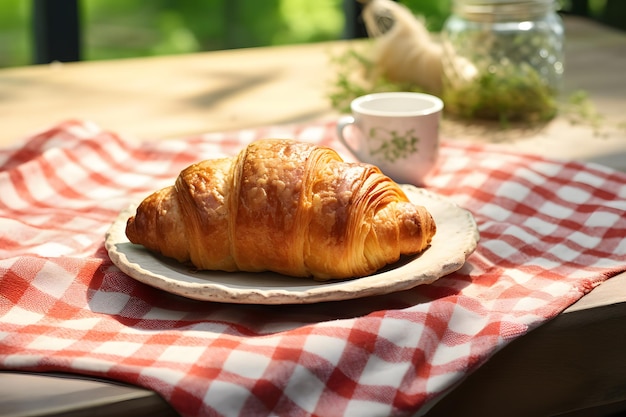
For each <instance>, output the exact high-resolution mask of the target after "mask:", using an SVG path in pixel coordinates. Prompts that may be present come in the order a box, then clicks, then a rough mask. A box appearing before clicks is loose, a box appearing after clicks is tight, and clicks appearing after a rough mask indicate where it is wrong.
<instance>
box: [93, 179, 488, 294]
mask: <svg viewBox="0 0 626 417" xmlns="http://www.w3.org/2000/svg"><path fill="white" fill-rule="evenodd" d="M400 187H401V188H402V189H403V191H404V192H405V194H406V195H407V197H408V198H409V200H411V201H412V202H414V203H416V204H422V205H424V206H426V207H427V209H428V205H429V204H426V203H430V204H431V205H432V206H434V205H435V204H440V205H443V206H445V207H446V208H447V209H449V210H453V211H454V212H455V214H456V215H457V216H458V220H461V219H462V220H463V222H464V226H465V228H464V229H461V230H457V231H456V233H455V234H456V235H457V236H458V239H459V242H460V244H459V247H460V249H459V251H458V252H456V253H454V254H452V256H450V258H449V259H448V260H447V262H446V263H445V264H442V265H437V267H436V268H434V269H431V270H428V271H424V272H423V273H422V274H421V275H420V274H417V275H416V274H415V273H414V271H413V273H412V274H409V272H412V271H410V270H409V271H406V272H407V276H405V277H404V278H402V279H400V280H392V281H391V282H387V281H385V278H386V277H387V276H393V275H397V274H400V273H402V272H403V269H410V268H409V267H407V265H409V266H410V265H411V264H414V263H415V262H416V261H419V259H420V258H422V259H423V258H424V257H426V258H427V257H428V256H429V251H430V250H431V249H432V247H433V246H434V244H436V243H437V242H438V239H437V237H438V234H440V235H441V233H442V230H443V231H446V224H445V223H444V224H439V223H437V219H435V221H436V223H437V233H436V234H435V237H434V238H433V243H432V244H431V247H429V248H427V249H426V250H425V251H423V252H422V253H420V254H418V255H416V257H415V258H414V259H413V260H410V261H408V262H405V263H404V264H403V265H401V266H399V267H398V268H394V267H393V265H392V266H391V267H388V268H383V269H381V270H380V271H378V272H375V273H374V274H371V275H368V276H365V277H360V278H354V279H349V280H338V281H330V282H328V281H324V282H319V281H314V280H313V279H312V278H298V277H286V276H284V275H281V274H276V273H273V272H263V273H252V272H235V273H231V272H221V271H209V272H208V273H210V274H212V275H214V276H220V275H224V276H225V277H227V278H226V281H228V280H232V278H233V277H236V276H237V274H245V275H246V276H248V275H259V274H269V275H270V276H274V277H276V276H280V277H281V278H282V279H286V280H294V282H297V283H299V284H301V283H302V280H308V282H309V283H310V284H311V285H298V286H297V289H296V290H287V289H285V288H286V287H284V288H278V287H263V286H261V285H259V286H255V287H251V286H243V287H242V288H234V287H228V286H227V285H225V283H223V282H222V283H219V282H214V281H206V282H204V283H198V282H185V281H181V280H176V279H175V278H172V277H171V276H172V275H177V274H181V275H185V276H187V277H191V276H192V275H191V274H190V273H188V274H183V273H181V272H173V273H172V275H170V276H165V275H163V274H161V273H157V272H155V271H153V270H150V269H146V268H145V266H146V263H150V262H156V263H160V264H162V265H165V264H168V263H169V264H175V266H177V267H179V268H180V269H183V267H184V265H183V264H176V261H175V260H172V261H171V262H167V261H166V260H163V259H160V258H162V257H161V256H160V255H157V254H154V253H151V252H149V251H148V250H145V249H143V248H142V247H141V246H140V245H133V244H132V243H130V242H129V241H128V239H127V238H126V235H125V226H126V221H127V219H128V217H130V215H131V214H132V213H134V211H135V210H136V207H137V205H138V204H137V203H131V204H130V205H128V206H127V207H126V208H125V209H123V210H122V211H121V212H120V213H119V214H118V216H117V217H116V219H115V220H114V221H113V223H112V224H111V226H110V227H109V229H108V230H107V232H106V233H105V248H106V250H107V252H108V254H109V258H110V259H111V261H112V262H113V264H114V265H115V266H117V267H118V268H119V269H120V270H121V271H122V272H124V273H125V274H126V275H128V276H130V277H131V278H132V279H135V280H137V281H139V282H142V283H144V284H147V285H150V286H152V287H155V288H158V289H160V290H163V291H166V292H169V293H172V294H176V295H180V296H183V297H185V298H190V299H195V300H199V301H211V302H225V303H234V304H265V305H276V304H311V303H318V302H325V301H341V300H348V299H356V298H363V297H368V296H374V295H384V294H389V293H392V292H398V291H403V290H408V289H411V288H414V287H416V286H419V285H425V284H430V283H432V282H434V281H436V280H437V279H439V278H442V277H443V276H446V275H449V274H451V273H453V272H455V271H457V270H459V269H460V268H461V267H462V266H463V265H464V264H465V262H466V261H467V258H468V257H469V256H470V255H471V254H472V253H473V252H474V251H475V249H476V246H477V245H478V242H479V240H480V235H479V232H478V227H477V225H476V221H475V219H474V217H473V215H472V213H471V212H470V211H469V210H466V209H464V208H462V207H460V206H459V205H458V204H456V203H455V202H453V201H452V200H451V199H449V198H448V197H445V196H442V195H440V194H438V193H436V192H433V191H430V190H427V189H425V188H418V187H416V186H414V185H410V184H401V185H400ZM431 208H432V207H431ZM429 211H431V210H430V209H429ZM431 214H433V217H435V215H436V214H437V213H436V212H435V213H433V212H432V211H431ZM461 241H462V242H461ZM121 243H124V244H126V245H125V246H120V244H121ZM125 247H131V248H133V249H137V250H139V251H143V253H142V254H140V258H141V259H144V258H143V257H146V259H147V260H149V262H144V263H143V265H142V264H139V263H137V262H133V261H131V260H129V258H128V255H129V253H128V251H125V250H124V249H123V248H125ZM137 250H136V251H135V252H137ZM431 253H432V251H431ZM133 255H134V256H135V255H136V254H133ZM202 273H203V272H202V271H198V272H194V274H202ZM418 278H419V279H418ZM235 281H236V279H235ZM367 284H374V285H367ZM385 284H386V285H385Z"/></svg>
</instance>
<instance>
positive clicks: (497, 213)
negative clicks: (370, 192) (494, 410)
mask: <svg viewBox="0 0 626 417" xmlns="http://www.w3.org/2000/svg"><path fill="white" fill-rule="evenodd" d="M334 129H335V126H334V124H333V123H325V124H324V123H322V124H312V125H303V126H279V127H269V128H259V129H252V130H245V131H238V132H229V133H215V134H207V135H202V136H197V137H191V138H184V139H180V140H175V141H168V142H148V143H143V144H137V143H136V142H133V141H130V140H127V139H125V138H124V137H122V136H120V135H118V134H116V133H112V132H108V131H105V130H102V129H100V128H99V127H98V126H95V125H93V124H91V123H88V122H83V121H69V122H65V123H62V124H59V125H58V126H55V127H52V128H51V129H49V130H46V131H43V132H40V133H38V134H35V135H33V136H32V137H30V138H28V139H27V140H25V141H24V142H23V143H21V144H19V146H16V147H14V148H10V149H3V150H0V369H6V370H33V371H65V372H73V373H77V374H86V375H95V376H99V377H105V378H111V379H114V380H119V381H123V382H128V383H132V384H137V385H140V386H143V387H147V388H150V389H152V390H155V391H157V392H158V393H159V394H160V395H161V396H163V398H165V400H167V401H168V402H169V403H171V405H172V406H173V407H174V408H175V409H176V410H177V411H178V412H179V413H180V414H181V415H183V416H205V415H206V416H209V415H210V416H213V415H225V416H233V415H255V416H261V415H289V416H305V415H317V416H332V415H345V416H374V415H375V416H381V415H398V416H401V415H412V414H414V413H419V412H420V411H421V412H423V411H425V410H426V409H427V408H428V407H429V406H430V405H431V404H432V402H433V401H435V400H437V399H438V398H440V397H441V396H442V395H444V394H445V392H446V391H447V390H449V389H450V388H451V387H453V386H454V385H455V384H456V383H457V382H459V381H460V380H461V379H462V378H463V377H464V376H466V375H467V374H468V373H470V372H472V371H473V370H475V369H476V368H477V367H479V366H480V365H481V364H482V363H484V362H485V361H486V360H488V359H489V358H490V357H491V356H492V355H493V354H494V353H495V352H496V351H498V350H499V349H500V348H502V347H503V346H504V345H506V344H507V343H509V342H510V341H511V340H513V339H515V338H516V337H519V336H522V335H524V334H525V333H526V332H528V331H529V330H530V329H532V328H534V327H536V326H538V325H540V324H542V323H544V322H546V321H547V320H549V319H550V318H552V317H554V316H555V315H556V314H558V313H559V312H560V311H562V310H563V309H565V308H566V307H568V306H569V305H571V304H572V303H574V302H575V301H576V300H578V299H579V298H580V297H581V296H582V295H583V294H585V293H587V292H588V291H590V290H591V289H592V288H593V287H595V286H596V285H598V284H599V283H601V282H602V281H604V280H606V279H608V278H609V277H611V276H612V275H614V274H616V273H618V272H619V271H623V270H625V269H626V238H625V236H626V216H625V215H624V214H625V213H626V174H624V173H620V172H616V171H613V170H611V169H608V168H604V167H601V166H599V165H594V164H585V163H581V162H571V161H557V160H551V159H545V158H540V157H536V156H527V155H518V154H514V153H504V152H502V151H499V150H496V149H495V148H493V147H490V146H485V145H475V146H473V145H464V144H459V143H447V142H446V143H444V145H443V147H442V150H441V163H440V166H439V167H438V169H437V171H436V172H435V173H434V175H433V176H432V177H431V178H430V179H429V182H428V184H427V188H429V189H430V190H432V191H434V192H437V193H440V194H443V195H446V196H449V197H450V198H451V199H453V200H454V201H455V202H457V203H458V204H459V205H461V206H462V207H464V208H466V209H468V210H470V211H471V212H472V213H473V214H474V216H475V218H476V221H477V223H478V226H479V230H480V234H481V241H480V243H479V245H478V248H477V250H476V252H475V253H474V254H473V255H472V256H471V257H470V259H469V261H468V262H467V264H466V265H465V266H464V267H463V268H462V269H461V270H460V271H458V272H456V273H453V274H452V275H449V276H447V277H444V278H442V279H440V280H438V281H437V282H435V283H434V284H432V285H424V286H420V287H417V288H415V289H412V290H408V291H403V292H400V293H396V294H390V295H384V296H377V297H371V298H365V299H359V300H349V301H341V302H327V303H321V304H313V305H286V306H256V305H229V304H220V303H210V302H200V301H194V300H189V299H185V298H182V297H179V296H175V295H171V294H168V293H165V292H162V291H160V290H157V289H154V288H152V287H149V286H147V285H144V284H141V283H139V282H137V281H135V280H133V279H131V278H129V277H128V276H126V275H124V274H123V273H121V272H120V271H119V269H117V267H115V266H114V265H113V264H112V263H111V261H110V260H109V258H108V256H107V253H106V251H105V250H104V247H103V239H104V233H105V231H106V230H107V228H108V227H109V225H110V223H111V222H112V221H113V220H114V219H115V217H116V216H117V215H118V213H119V211H120V210H122V209H123V208H125V207H126V206H127V205H128V203H129V202H130V201H134V200H137V199H138V198H142V197H144V196H145V195H147V194H148V193H150V192H151V191H153V190H155V189H157V188H160V187H163V186H166V185H169V184H171V183H172V182H173V179H174V178H175V177H176V175H177V174H178V172H179V171H180V170H181V169H182V168H184V167H185V166H187V165H188V164H190V163H192V162H195V161H197V160H199V159H204V158H213V157H217V156H223V155H231V154H234V153H236V152H237V151H238V150H239V149H240V148H241V147H242V146H243V145H244V144H245V143H247V142H249V141H251V140H253V139H257V138H260V137H270V136H271V137H292V138H295V139H299V140H304V141H311V142H319V143H324V144H327V145H330V146H333V147H335V148H336V149H337V150H339V151H340V153H342V154H343V155H344V156H346V152H345V149H344V148H342V147H341V145H339V143H338V142H336V140H335V133H334Z"/></svg>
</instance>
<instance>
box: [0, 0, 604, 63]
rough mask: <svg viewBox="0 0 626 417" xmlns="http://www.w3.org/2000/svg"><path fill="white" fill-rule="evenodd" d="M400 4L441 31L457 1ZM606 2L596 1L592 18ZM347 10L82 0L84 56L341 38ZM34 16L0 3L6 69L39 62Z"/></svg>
mask: <svg viewBox="0 0 626 417" xmlns="http://www.w3.org/2000/svg"><path fill="white" fill-rule="evenodd" d="M50 1H54V0H50ZM345 1H350V0H345ZM355 1H356V0H355ZM570 1H572V0H570ZM400 2H401V3H404V4H405V5H407V6H408V7H409V8H410V9H411V10H412V11H413V12H414V13H415V14H417V15H421V16H423V17H424V20H425V22H426V25H427V27H428V28H429V29H430V30H432V31H437V30H439V29H440V28H441V26H442V25H443V22H444V21H445V19H446V18H447V16H448V15H449V13H450V8H451V2H452V0H400ZM605 2H606V0H591V1H590V7H591V12H592V13H599V12H598V10H600V9H601V8H602V7H603V5H604V3H605ZM559 3H560V4H561V6H564V7H567V4H568V3H569V2H568V0H561V1H560V2H559ZM344 7H345V4H344V0H204V1H197V0H150V1H148V0H81V1H80V13H81V31H82V34H83V39H82V50H83V51H82V55H83V59H85V60H98V59H113V58H124V57H135V56H149V55H163V54H177V53H188V52H197V51H208V50H217V49H230V48H242V47H255V46H267V45H280V44H290V43H305V42H317V41H325V40H333V39H341V38H342V37H344V26H345V12H344ZM31 15H32V10H31V2H30V1H29V0H1V1H0V67H8V66H20V65H29V64H31V63H32V62H33V52H32V51H33V47H32V43H33V42H32V22H31Z"/></svg>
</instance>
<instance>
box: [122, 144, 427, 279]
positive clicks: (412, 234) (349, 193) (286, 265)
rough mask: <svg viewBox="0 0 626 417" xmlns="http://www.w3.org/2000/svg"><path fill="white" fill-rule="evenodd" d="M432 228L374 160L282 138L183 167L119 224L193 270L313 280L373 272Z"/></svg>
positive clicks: (422, 245) (419, 247)
mask: <svg viewBox="0 0 626 417" xmlns="http://www.w3.org/2000/svg"><path fill="white" fill-rule="evenodd" d="M435 232H436V226H435V223H434V220H433V218H432V216H431V215H430V213H429V212H428V211H427V210H426V209H425V208H424V207H422V206H419V205H415V204H412V203H410V202H409V200H408V198H407V197H406V195H405V194H404V192H403V191H402V190H401V188H400V187H399V186H398V185H397V184H396V183H394V182H393V181H392V180H391V179H389V178H388V177H387V176H385V175H383V174H382V173H381V171H380V170H379V169H378V168H377V167H375V166H372V165H368V164H361V163H347V162H344V161H343V160H342V159H341V157H340V156H339V155H338V154H337V153H336V152H335V151H334V150H332V149H330V148H326V147H321V146H315V145H313V144H309V143H303V142H297V141H292V140H282V139H265V140H259V141H256V142H253V143H251V144H250V145H248V146H247V147H246V148H245V149H243V150H242V151H241V152H240V153H239V154H238V155H237V156H236V157H233V158H223V159H214V160H205V161H202V162H199V163H197V164H194V165H191V166H189V167H188V168H186V169H184V170H183V171H182V172H181V173H180V175H179V176H178V178H177V179H176V182H175V184H174V186H170V187H166V188H164V189H162V190H159V191H157V192H155V193H153V194H152V195H150V196H148V197H147V198H146V199H145V200H144V201H143V202H142V203H141V204H140V205H139V207H138V208H137V212H136V214H135V216H131V217H130V218H129V219H128V222H127V226H126V235H127V237H128V238H129V240H130V241H131V242H133V243H136V244H141V245H143V246H145V247H146V248H148V249H149V250H152V251H154V252H157V253H160V254H162V255H164V256H167V257H171V258H174V259H177V260H178V261H180V262H191V263H192V264H193V265H194V266H195V267H196V268H198V269H207V270H223V271H251V272H257V271H274V272H278V273H282V274H286V275H291V276H297V277H307V276H311V277H314V278H315V279H318V280H327V279H344V278H350V277H360V276H364V275H368V274H371V273H373V272H375V271H376V270H378V269H380V268H381V267H383V266H385V265H387V264H389V263H393V262H395V261H397V260H398V259H399V258H400V256H401V255H405V254H415V253H418V252H421V251H423V250H424V249H426V248H427V247H428V245H429V244H430V242H431V239H432V237H433V235H434V234H435Z"/></svg>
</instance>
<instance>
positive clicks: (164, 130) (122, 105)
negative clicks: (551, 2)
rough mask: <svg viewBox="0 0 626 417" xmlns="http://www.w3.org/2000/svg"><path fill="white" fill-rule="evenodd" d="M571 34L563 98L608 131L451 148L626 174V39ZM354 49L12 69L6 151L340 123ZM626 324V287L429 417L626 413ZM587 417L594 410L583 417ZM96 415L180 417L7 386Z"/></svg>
mask: <svg viewBox="0 0 626 417" xmlns="http://www.w3.org/2000/svg"><path fill="white" fill-rule="evenodd" d="M566 32H567V48H566V65H567V67H566V79H565V88H566V91H567V92H566V94H565V95H567V94H569V93H570V92H572V91H575V90H579V89H580V90H584V91H585V92H587V93H588V94H589V97H590V99H591V101H592V102H593V104H594V105H595V106H596V108H597V110H598V111H599V113H600V114H601V115H602V117H603V123H602V125H601V127H600V129H594V128H592V127H591V126H590V125H589V124H587V123H583V124H572V123H571V122H570V121H568V120H567V119H566V118H565V117H559V118H557V119H555V120H553V121H552V122H550V123H549V124H548V125H547V126H544V127H542V128H541V129H538V130H527V129H518V128H512V129H509V130H506V131H502V130H499V129H493V128H485V127H484V126H467V125H459V124H458V123H454V122H449V121H447V122H444V126H443V135H444V136H445V137H446V138H447V139H449V140H463V141H486V142H492V143H497V146H502V147H503V148H507V149H515V150H519V151H521V152H535V153H537V152H539V153H541V154H543V155H547V156H550V157H562V158H577V159H581V160H587V161H593V162H599V163H603V164H605V165H608V166H611V167H614V168H617V169H621V170H624V171H626V81H625V79H624V76H625V71H626V33H622V32H617V31H614V30H611V29H608V28H605V27H602V26H599V25H597V24H594V23H592V22H589V21H586V20H583V19H579V18H567V19H566ZM346 46H347V42H343V41H341V42H331V43H321V44H311V45H298V46H284V47H272V48H257V49H241V50H231V51H219V52H207V53H200V54H193V55H180V56H168V57H155V58H139V59H125V60H116V61H103V62H83V63H73V64H53V65H47V66H33V67H24V68H13V69H3V70H0V126H1V127H2V130H1V131H0V146H11V145H14V144H16V143H17V142H18V140H19V139H20V138H21V137H24V136H27V135H29V134H31V133H33V132H34V131H36V130H38V129H40V128H45V127H49V126H50V125H52V124H55V123H57V122H59V121H62V120H64V119H69V118H80V119H89V120H92V121H94V122H96V123H98V124H99V125H101V126H103V127H105V128H107V129H110V130H114V131H117V132H122V133H124V134H126V135H127V136H129V137H133V138H136V139H137V140H163V139H170V138H176V137H183V136H186V135H190V134H195V133H204V132H211V131H224V130H231V129H241V128H246V127H255V126H259V125H271V124H282V123H299V122H310V121H317V120H327V119H330V118H335V117H337V113H336V112H335V111H333V110H332V108H331V106H330V103H329V100H328V99H327V92H328V86H329V83H330V82H331V81H332V68H331V66H329V58H330V56H331V55H333V54H337V53H339V51H342V50H344V48H346ZM624 320H626V274H621V275H619V276H617V277H613V278H611V279H610V280H608V281H606V282H605V283H603V284H602V285H600V286H599V287H598V288H596V289H595V290H593V291H592V292H591V293H590V294H588V295H586V296H585V297H583V298H582V299H581V300H580V301H578V302H577V303H575V304H574V305H572V306H570V307H569V308H568V309H567V310H566V311H564V312H563V313H562V314H561V315H559V316H558V317H557V318H555V319H554V320H553V321H551V322H549V323H547V324H545V325H543V326H541V327H540V328H539V329H537V330H534V331H532V332H531V333H529V334H528V335H526V336H524V337H522V338H520V339H518V340H516V341H514V342H513V343H511V344H510V345H509V346H507V347H506V348H504V349H503V350H502V351H500V352H499V353H497V354H496V355H495V356H494V357H493V358H492V359H491V360H490V361H489V362H488V363H487V364H486V365H485V366H483V367H482V368H481V369H479V370H478V371H477V372H476V373H474V374H472V375H471V376H470V377H469V378H468V379H467V380H465V381H464V382H463V383H462V384H461V385H460V386H459V387H458V388H456V389H455V390H454V391H453V392H452V393H451V394H449V395H448V396H446V397H445V398H444V399H443V400H442V401H441V402H440V403H439V404H437V405H436V406H435V407H434V408H433V409H432V410H430V411H429V413H428V415H429V416H439V415H441V416H444V415H448V416H453V415H465V416H467V415H477V416H478V415H480V416H488V415H507V416H515V415H519V416H539V415H556V414H562V413H567V414H566V415H569V416H577V415H605V414H603V413H608V412H610V411H614V410H621V409H626V354H625V353H624V352H626V337H625V336H626V326H625V325H624V324H623V323H624V322H625V321H624ZM528 398H533V401H527V399H528ZM582 408H587V409H588V410H586V411H585V412H584V413H583V414H579V413H578V412H576V410H579V409H582ZM589 408H592V409H591V410H590V409H589ZM95 409H98V410H99V412H105V413H108V412H111V413H116V414H119V415H133V416H140V415H164V416H165V415H175V413H174V412H173V411H172V410H171V408H169V407H168V406H167V405H166V404H165V403H164V402H163V400H161V399H160V398H159V397H158V396H157V395H156V394H154V393H153V392H151V391H147V390H144V389H139V388H135V387H129V386H124V385H120V384H117V383H112V382H107V381H96V380H92V379H87V378H81V377H69V376H60V375H35V374H21V373H13V372H0V410H1V412H3V413H8V415H11V416H26V415H34V414H35V413H39V414H37V415H61V414H64V413H69V412H72V413H74V414H72V415H88V414H90V413H93V412H94V410H95ZM459 410H462V412H460V411H459ZM503 410H506V412H505V413H504V414H503ZM459 413H461V414H459Z"/></svg>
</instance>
